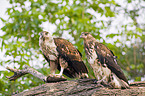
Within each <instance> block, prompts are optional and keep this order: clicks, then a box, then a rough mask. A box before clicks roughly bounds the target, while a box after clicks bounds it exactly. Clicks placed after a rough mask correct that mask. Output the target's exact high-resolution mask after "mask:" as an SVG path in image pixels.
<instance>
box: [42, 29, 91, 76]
mask: <svg viewBox="0 0 145 96" xmlns="http://www.w3.org/2000/svg"><path fill="white" fill-rule="evenodd" d="M39 46H40V49H41V51H42V53H43V55H44V57H45V59H46V60H47V62H48V63H49V64H50V73H51V75H53V76H62V74H65V75H66V76H68V77H70V78H88V74H87V73H88V70H87V67H86V66H85V64H84V62H83V60H82V57H81V56H82V55H81V53H80V52H79V51H78V50H77V49H76V48H75V47H74V46H73V44H72V43H70V42H69V41H67V40H65V39H62V38H53V36H52V35H51V34H50V33H49V32H46V31H43V32H41V33H40V38H39ZM57 69H58V70H59V71H60V73H59V74H55V71H56V70H57Z"/></svg>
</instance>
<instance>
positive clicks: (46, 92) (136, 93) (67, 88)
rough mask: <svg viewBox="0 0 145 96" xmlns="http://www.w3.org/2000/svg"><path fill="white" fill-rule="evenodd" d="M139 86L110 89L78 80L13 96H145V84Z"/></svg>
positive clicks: (44, 86) (62, 82) (89, 81)
mask: <svg viewBox="0 0 145 96" xmlns="http://www.w3.org/2000/svg"><path fill="white" fill-rule="evenodd" d="M140 84H141V86H140V87H138V86H137V85H140ZM137 85H136V83H134V84H133V85H131V88H130V89H109V88H107V87H102V86H98V85H97V84H95V83H94V79H78V80H71V81H61V82H57V83H46V84H43V85H41V86H37V87H34V88H32V89H30V90H28V91H24V92H21V93H18V94H15V95H13V96H26V95H27V96H80V95H81V96H102V95H105V96H145V82H140V83H137Z"/></svg>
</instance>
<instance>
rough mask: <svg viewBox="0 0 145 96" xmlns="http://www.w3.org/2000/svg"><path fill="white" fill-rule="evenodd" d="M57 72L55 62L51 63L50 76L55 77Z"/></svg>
mask: <svg viewBox="0 0 145 96" xmlns="http://www.w3.org/2000/svg"><path fill="white" fill-rule="evenodd" d="M56 70H57V64H56V62H55V61H50V74H51V75H53V76H55V71H56Z"/></svg>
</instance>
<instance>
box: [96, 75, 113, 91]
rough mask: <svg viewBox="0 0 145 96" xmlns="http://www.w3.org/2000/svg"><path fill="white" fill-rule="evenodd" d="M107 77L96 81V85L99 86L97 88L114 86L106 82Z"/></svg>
mask: <svg viewBox="0 0 145 96" xmlns="http://www.w3.org/2000/svg"><path fill="white" fill-rule="evenodd" d="M105 78H106V76H104V77H103V78H102V79H101V80H95V81H94V83H96V84H97V86H101V87H104V85H105V86H108V87H111V88H112V86H111V85H110V83H108V82H107V81H106V80H105Z"/></svg>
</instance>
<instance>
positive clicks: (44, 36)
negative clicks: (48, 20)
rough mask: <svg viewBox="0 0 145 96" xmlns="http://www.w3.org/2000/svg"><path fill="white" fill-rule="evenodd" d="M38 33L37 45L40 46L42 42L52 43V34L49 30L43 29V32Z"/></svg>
mask: <svg viewBox="0 0 145 96" xmlns="http://www.w3.org/2000/svg"><path fill="white" fill-rule="evenodd" d="M39 35H40V37H39V46H42V45H44V44H46V45H50V44H53V43H54V40H53V36H52V35H51V34H50V33H49V32H47V31H43V32H40V33H39Z"/></svg>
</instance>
